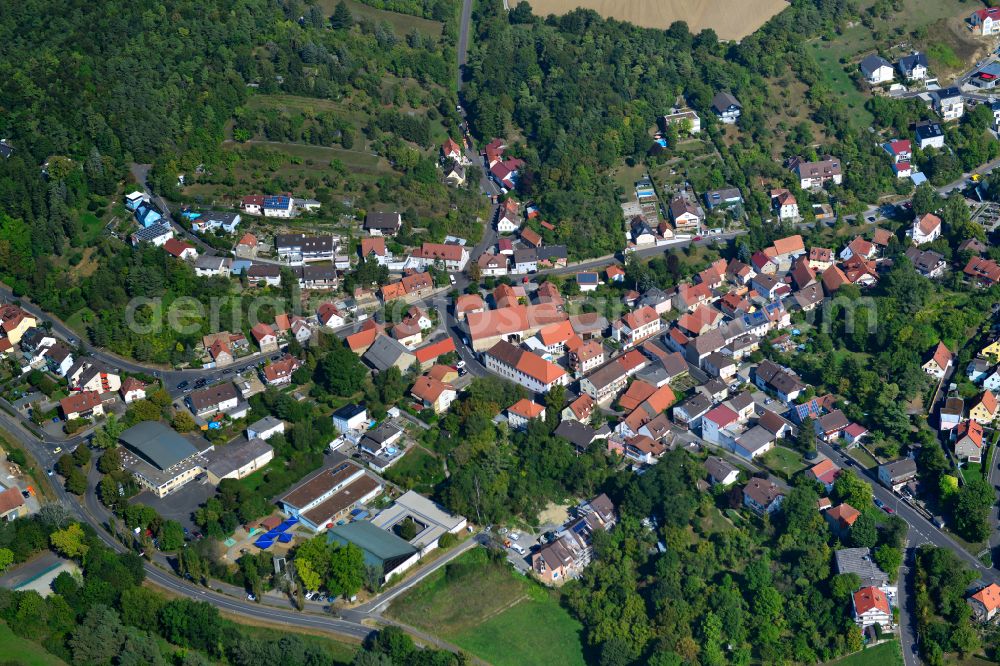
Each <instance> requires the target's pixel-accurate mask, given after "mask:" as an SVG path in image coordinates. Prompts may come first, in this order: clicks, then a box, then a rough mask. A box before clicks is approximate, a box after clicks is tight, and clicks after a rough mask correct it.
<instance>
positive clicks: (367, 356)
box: [362, 335, 417, 372]
mask: <svg viewBox="0 0 1000 666" xmlns="http://www.w3.org/2000/svg"><path fill="white" fill-rule="evenodd" d="M362 358H363V359H364V360H365V362H367V363H368V365H370V366H372V367H373V368H375V369H376V370H378V371H379V372H385V371H386V370H388V369H389V368H391V367H393V366H395V367H397V368H399V370H400V371H401V372H406V371H407V370H409V369H410V367H411V366H412V365H413V364H414V363H415V362H416V360H417V357H416V356H414V355H413V352H411V351H410V350H409V349H407V348H406V346H404V345H403V343H401V342H400V341H398V340H396V339H395V338H392V337H389V336H388V335H379V336H377V337H376V338H375V341H374V342H372V344H371V346H370V347H369V348H368V350H367V351H366V352H365V353H364V355H363V356H362Z"/></svg>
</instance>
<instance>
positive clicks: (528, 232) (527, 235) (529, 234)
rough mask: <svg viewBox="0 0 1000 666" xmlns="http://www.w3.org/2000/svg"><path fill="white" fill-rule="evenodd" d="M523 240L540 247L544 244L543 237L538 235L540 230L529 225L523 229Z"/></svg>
mask: <svg viewBox="0 0 1000 666" xmlns="http://www.w3.org/2000/svg"><path fill="white" fill-rule="evenodd" d="M521 240H523V241H524V242H526V243H530V244H531V245H533V246H535V247H540V246H541V244H542V237H541V236H539V235H538V232H537V231H535V230H534V229H529V228H527V227H525V228H524V229H521Z"/></svg>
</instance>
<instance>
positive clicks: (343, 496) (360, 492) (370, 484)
mask: <svg viewBox="0 0 1000 666" xmlns="http://www.w3.org/2000/svg"><path fill="white" fill-rule="evenodd" d="M379 485H380V484H379V482H378V481H376V480H375V479H373V478H372V477H370V476H368V475H367V474H365V475H364V476H361V477H360V478H358V479H355V480H354V481H352V482H351V483H350V484H349V485H348V486H347V487H345V488H342V489H340V490H339V491H338V492H336V493H334V494H333V496H332V497H330V499H328V500H326V501H325V502H323V503H322V504H319V505H317V506H315V507H313V508H312V509H310V510H309V511H306V512H305V513H304V514H303V515H304V516H305V517H306V518H307V519H308V520H309V521H310V522H312V523H313V524H314V525H319V524H320V523H322V522H323V521H324V520H328V519H329V518H331V517H333V516H336V515H337V514H339V513H341V512H343V511H344V510H346V509H347V508H349V507H350V506H351V505H352V504H354V503H355V502H357V501H358V500H360V499H361V498H362V497H364V496H365V495H368V494H370V493H371V492H372V491H373V490H375V489H376V488H378V487H379Z"/></svg>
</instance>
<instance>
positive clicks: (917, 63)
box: [897, 51, 927, 81]
mask: <svg viewBox="0 0 1000 666" xmlns="http://www.w3.org/2000/svg"><path fill="white" fill-rule="evenodd" d="M897 66H898V67H899V73H900V74H902V75H903V78H904V79H907V80H908V81H922V80H924V79H926V78H927V56H926V55H924V54H923V53H919V52H917V51H914V52H913V53H911V54H910V55H908V56H903V57H902V58H900V59H899V63H898V65H897Z"/></svg>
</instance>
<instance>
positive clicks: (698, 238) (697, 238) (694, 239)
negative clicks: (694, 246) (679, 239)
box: [691, 236, 701, 243]
mask: <svg viewBox="0 0 1000 666" xmlns="http://www.w3.org/2000/svg"><path fill="white" fill-rule="evenodd" d="M700 240H701V236H695V237H694V238H692V239H691V241H692V242H694V243H697V242H698V241H700Z"/></svg>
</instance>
